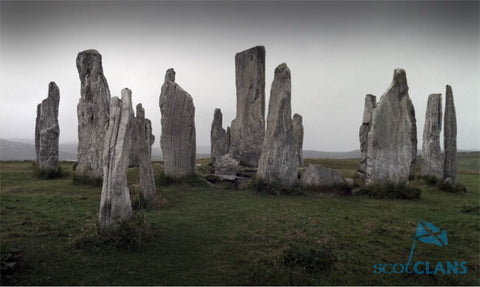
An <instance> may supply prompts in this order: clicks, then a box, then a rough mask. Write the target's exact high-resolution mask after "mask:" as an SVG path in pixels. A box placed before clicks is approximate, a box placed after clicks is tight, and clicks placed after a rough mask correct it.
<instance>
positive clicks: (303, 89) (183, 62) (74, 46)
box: [0, 1, 480, 151]
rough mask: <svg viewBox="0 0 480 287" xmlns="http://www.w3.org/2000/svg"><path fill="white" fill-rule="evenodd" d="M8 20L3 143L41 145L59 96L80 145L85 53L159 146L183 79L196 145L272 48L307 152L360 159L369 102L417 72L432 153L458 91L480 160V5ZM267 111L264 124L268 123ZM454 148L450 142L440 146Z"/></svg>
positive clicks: (207, 9)
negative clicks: (175, 87)
mask: <svg viewBox="0 0 480 287" xmlns="http://www.w3.org/2000/svg"><path fill="white" fill-rule="evenodd" d="M0 8H1V17H0V32H1V39H0V40H1V42H0V48H1V49H0V63H1V64H0V72H1V76H0V81H1V82H0V97H1V98H0V99H1V104H0V138H10V139H11V138H25V139H32V141H33V138H34V127H35V117H36V105H37V104H38V103H40V102H41V101H42V99H44V98H45V97H47V92H48V83H49V82H50V81H55V82H56V83H57V85H58V86H59V88H60V111H59V122H60V142H74V141H77V114H76V113H77V110H76V105H77V103H78V100H79V98H80V80H79V77H78V72H77V69H76V65H75V59H76V56H77V54H78V52H80V51H83V50H86V49H92V48H93V49H97V50H98V51H99V52H100V53H101V54H102V56H103V68H104V73H105V77H106V78H107V81H108V84H109V86H110V91H111V94H112V96H120V91H121V89H122V88H124V87H128V88H130V89H131V90H132V92H133V103H134V105H136V104H137V103H139V102H141V103H142V104H143V106H144V108H145V113H146V117H147V118H150V119H151V120H152V125H153V130H154V134H155V136H156V138H157V141H156V142H155V145H156V146H159V139H160V130H161V125H160V108H159V106H158V101H159V95H160V88H161V85H162V83H163V79H164V74H165V71H166V70H167V69H168V68H171V67H173V68H174V69H175V71H176V82H177V83H178V84H179V85H180V86H182V87H183V88H184V89H185V90H186V91H187V92H189V93H190V94H191V95H192V97H193V100H194V104H195V107H196V111H195V121H196V131H197V145H209V144H210V125H211V122H212V119H213V111H214V109H215V108H221V109H222V112H223V120H224V127H226V126H227V125H230V122H231V121H232V120H233V118H234V116H235V109H236V95H235V62H234V57H235V53H237V52H240V51H242V50H245V49H248V48H250V47H253V46H256V45H263V46H265V48H266V91H265V92H266V98H267V101H266V106H267V107H268V98H269V95H270V86H271V83H272V80H273V71H274V69H275V67H276V66H277V65H279V64H281V63H283V62H285V63H287V65H288V66H289V68H290V70H291V75H292V112H293V113H299V114H301V115H302V116H303V123H304V128H305V137H304V149H314V150H323V151H350V150H354V149H358V148H359V140H358V130H359V127H360V124H361V119H362V114H363V104H364V97H365V95H366V94H368V93H371V94H374V95H376V96H377V100H378V99H379V98H380V96H381V95H382V94H383V92H384V91H385V90H386V88H387V87H388V85H389V84H390V83H391V81H392V76H393V70H394V69H395V68H397V67H401V68H404V69H405V70H406V72H407V80H408V85H409V87H410V90H409V94H410V98H411V100H412V101H413V104H414V106H415V112H416V117H417V126H418V138H419V145H418V148H419V149H420V148H421V142H422V140H421V139H422V135H423V124H424V120H425V108H426V104H427V98H428V95H429V94H431V93H442V94H443V106H445V96H444V94H445V85H446V84H450V85H451V86H452V89H453V95H454V99H455V106H456V111H457V126H458V148H459V149H480V83H479V81H480V39H479V34H480V24H479V2H478V1H473V2H459V1H455V2H444V1H442V2H434V1H428V2H418V1H408V2H392V1H378V2H362V1H349V2H339V1H336V2H325V1H317V2H298V1H296V2H272V1H263V2H245V1H242V2H233V1H219V2H213V1H208V2H202V1H194V2H165V1H163V2H160V1H156V2H155V1H150V2H138V1H135V2H133V1H131V2H128V1H123V2H114V1H105V2H75V1H64V2H54V1H49V2H40V1H35V2H7V1H1V7H0ZM266 112H267V111H266ZM441 142H442V143H441V144H442V146H443V140H441Z"/></svg>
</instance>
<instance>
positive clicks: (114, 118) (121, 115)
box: [99, 89, 133, 228]
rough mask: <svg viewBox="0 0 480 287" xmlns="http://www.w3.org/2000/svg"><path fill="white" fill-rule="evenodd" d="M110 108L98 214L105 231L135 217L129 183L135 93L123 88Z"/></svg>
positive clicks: (112, 101) (113, 99)
mask: <svg viewBox="0 0 480 287" xmlns="http://www.w3.org/2000/svg"><path fill="white" fill-rule="evenodd" d="M110 108H111V110H110V123H109V126H108V129H107V132H106V133H105V137H104V138H105V143H104V144H105V148H104V149H103V174H104V176H103V186H102V197H101V200H100V213H99V221H100V225H101V226H102V227H103V228H110V227H112V228H115V227H117V226H118V224H120V223H121V222H122V221H125V220H127V219H128V218H129V217H130V216H131V215H132V204H131V202H130V192H129V190H128V183H127V170H128V162H129V155H130V153H129V152H130V142H131V140H130V136H131V128H132V121H133V109H132V92H131V91H130V90H129V89H123V90H122V99H121V100H120V99H119V98H118V97H113V98H112V99H111V102H110Z"/></svg>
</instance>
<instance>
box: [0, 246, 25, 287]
mask: <svg viewBox="0 0 480 287" xmlns="http://www.w3.org/2000/svg"><path fill="white" fill-rule="evenodd" d="M21 260H22V254H21V253H20V250H19V249H16V248H10V246H8V245H6V244H2V245H1V247H0V274H1V276H0V279H1V280H0V282H1V284H2V285H3V286H6V285H17V281H18V278H17V272H18V271H20V269H21V267H22V266H21Z"/></svg>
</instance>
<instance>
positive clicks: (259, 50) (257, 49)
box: [235, 46, 265, 56]
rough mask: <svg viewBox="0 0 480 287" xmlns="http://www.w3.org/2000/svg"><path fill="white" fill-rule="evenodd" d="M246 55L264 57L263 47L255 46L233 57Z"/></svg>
mask: <svg viewBox="0 0 480 287" xmlns="http://www.w3.org/2000/svg"><path fill="white" fill-rule="evenodd" d="M244 53H245V54H248V53H256V54H260V55H265V46H255V47H252V48H250V49H246V50H243V51H241V52H239V53H237V54H236V55H235V56H237V55H240V54H244Z"/></svg>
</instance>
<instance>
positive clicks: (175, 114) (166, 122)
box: [160, 69, 196, 178]
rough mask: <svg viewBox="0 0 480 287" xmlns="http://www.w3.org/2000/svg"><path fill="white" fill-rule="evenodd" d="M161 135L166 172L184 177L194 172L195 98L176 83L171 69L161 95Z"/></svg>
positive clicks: (167, 73) (166, 76)
mask: <svg viewBox="0 0 480 287" xmlns="http://www.w3.org/2000/svg"><path fill="white" fill-rule="evenodd" d="M160 111H161V113H162V136H161V138H160V146H161V148H162V152H163V160H164V161H165V175H166V176H169V177H172V178H182V177H185V176H188V175H191V174H193V173H194V172H195V156H196V141H195V107H194V105H193V99H192V97H191V96H190V95H189V94H188V93H187V92H185V91H184V90H183V89H182V88H181V87H180V86H179V85H178V84H176V83H175V71H174V70H173V69H168V70H167V72H166V74H165V82H164V84H163V86H162V92H161V94H160Z"/></svg>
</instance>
